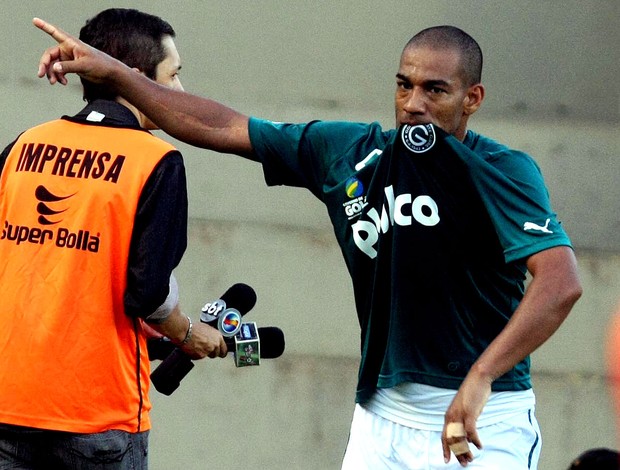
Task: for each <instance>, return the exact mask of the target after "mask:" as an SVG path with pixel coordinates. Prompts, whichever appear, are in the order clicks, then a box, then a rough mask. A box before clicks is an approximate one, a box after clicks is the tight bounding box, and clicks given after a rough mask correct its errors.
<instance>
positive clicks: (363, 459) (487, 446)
mask: <svg viewBox="0 0 620 470" xmlns="http://www.w3.org/2000/svg"><path fill="white" fill-rule="evenodd" d="M478 436H479V437H480V441H481V442H482V445H483V448H482V449H481V450H479V449H478V448H477V447H476V446H474V445H472V444H470V449H471V450H472V453H473V455H474V461H473V462H471V463H470V464H469V465H467V468H468V469H472V470H474V469H476V470H479V469H487V470H488V469H493V470H497V469H510V470H526V469H531V470H535V469H536V468H537V467H538V459H539V457H540V448H541V443H542V442H541V438H540V429H539V427H538V422H537V421H536V418H535V417H534V410H533V409H531V410H528V411H525V412H523V413H520V414H518V415H515V416H512V417H510V418H508V419H506V420H505V421H502V422H500V423H497V424H491V425H489V426H483V427H480V428H478ZM383 469H386V470H388V469H389V470H462V469H463V467H461V465H460V464H459V462H458V460H456V458H455V457H454V455H452V456H451V459H450V462H448V463H447V464H446V463H444V460H443V450H442V446H441V432H440V431H425V430H419V429H414V428H409V427H407V426H402V425H400V424H397V423H394V422H392V421H389V420H387V419H385V418H382V417H380V416H378V415H376V414H374V413H371V412H369V411H366V410H365V409H364V408H362V407H361V406H360V405H356V407H355V412H354V413H353V422H352V423H351V433H350V435H349V443H348V445H347V450H346V453H345V456H344V461H343V463H342V470H383Z"/></svg>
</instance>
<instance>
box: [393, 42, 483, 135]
mask: <svg viewBox="0 0 620 470" xmlns="http://www.w3.org/2000/svg"><path fill="white" fill-rule="evenodd" d="M461 76H462V73H461V67H460V56H459V54H458V52H456V51H453V50H451V49H432V48H429V47H415V46H414V47H408V48H406V49H405V50H404V51H403V54H402V56H401V60H400V67H399V69H398V73H397V74H396V96H395V108H396V126H400V125H401V124H427V123H432V124H435V125H437V126H438V127H441V128H442V129H443V130H445V131H446V132H448V133H450V134H453V135H454V136H455V137H457V138H458V139H459V140H463V138H464V137H465V131H466V129H467V120H468V118H469V116H470V115H471V114H473V113H474V112H475V111H476V110H477V109H478V108H479V107H480V104H481V102H482V98H483V96H484V89H483V88H482V85H480V84H477V85H472V86H470V87H468V86H466V85H465V84H464V82H463V80H462V78H461Z"/></svg>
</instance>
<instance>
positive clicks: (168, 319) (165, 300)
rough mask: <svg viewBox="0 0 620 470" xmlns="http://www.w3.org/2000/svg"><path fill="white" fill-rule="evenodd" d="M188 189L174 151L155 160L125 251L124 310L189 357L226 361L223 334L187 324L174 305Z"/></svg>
mask: <svg viewBox="0 0 620 470" xmlns="http://www.w3.org/2000/svg"><path fill="white" fill-rule="evenodd" d="M186 188H187V183H186V178H185V167H184V164H183V158H182V156H181V154H180V153H179V152H177V151H174V152H172V153H170V154H168V155H167V156H165V157H164V158H163V159H162V160H161V161H160V162H159V164H158V165H157V166H156V167H155V169H154V170H153V173H152V174H151V175H150V177H149V179H148V181H147V182H146V184H145V185H144V188H143V191H142V194H141V196H140V200H139V201H138V207H137V210H136V217H135V220H134V230H133V235H132V239H131V247H130V252H129V259H128V268H127V289H126V291H125V296H124V304H125V311H126V313H127V315H129V316H132V317H139V318H142V319H143V320H145V324H146V325H147V326H148V327H150V328H152V329H154V330H155V331H156V332H157V333H159V334H161V335H163V336H167V337H168V338H169V339H170V340H171V341H172V342H173V343H174V344H175V345H177V346H179V347H180V348H181V349H182V350H183V351H184V352H185V353H186V354H187V355H188V356H190V357H191V358H192V359H201V358H203V357H206V356H209V357H217V356H219V357H225V356H226V353H227V348H226V343H225V341H224V338H223V337H222V334H221V333H220V332H219V331H218V330H217V329H215V328H213V327H211V326H209V325H206V324H203V323H200V322H195V323H193V324H191V326H190V319H189V318H188V316H187V315H184V314H183V313H182V312H181V310H180V308H179V305H178V297H179V296H178V287H177V283H176V280H175V278H174V275H173V274H172V271H173V269H174V268H176V266H177V265H178V264H179V262H180V261H181V258H182V257H183V253H184V252H185V248H186V246H187V190H186ZM147 334H148V329H147Z"/></svg>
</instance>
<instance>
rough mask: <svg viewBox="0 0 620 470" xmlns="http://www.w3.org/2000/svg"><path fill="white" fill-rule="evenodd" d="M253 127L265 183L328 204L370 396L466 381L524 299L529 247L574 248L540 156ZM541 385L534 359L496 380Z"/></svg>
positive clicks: (432, 139)
mask: <svg viewBox="0 0 620 470" xmlns="http://www.w3.org/2000/svg"><path fill="white" fill-rule="evenodd" d="M249 131H250V139H251V141H252V145H253V147H254V151H255V153H256V156H257V157H258V159H259V160H260V161H261V162H262V164H263V171H264V174H265V179H266V182H267V184H269V185H288V186H298V187H304V188H307V189H308V190H310V191H311V192H312V193H313V194H314V195H315V196H316V197H317V198H319V199H320V200H321V201H322V202H323V203H324V204H325V206H326V208H327V210H328V213H329V217H330V219H331V222H332V225H333V228H334V233H335V236H336V238H337V240H338V244H339V245H340V248H341V250H342V254H343V256H344V260H345V263H346V265H347V268H348V270H349V273H350V276H351V279H352V283H353V290H354V296H355V303H356V309H357V314H358V319H359V323H360V327H361V360H360V368H359V377H358V388H357V396H356V400H357V401H358V402H360V403H363V402H364V401H366V400H367V399H368V398H370V396H371V395H372V393H373V392H374V390H375V389H376V388H377V387H393V386H395V385H397V384H399V383H401V382H404V381H409V382H417V383H422V384H428V385H433V386H436V387H443V388H448V389H457V388H458V387H459V385H460V384H461V382H462V380H463V379H464V377H465V375H466V374H467V372H468V371H469V369H470V367H471V366H472V364H473V363H474V362H475V361H476V359H477V358H478V357H479V356H480V354H481V353H482V352H483V351H484V350H485V348H486V347H487V346H488V345H489V343H490V342H491V341H492V340H493V339H494V338H495V337H496V336H497V335H498V333H499V332H500V331H501V330H502V329H503V328H504V326H505V325H506V323H507V322H508V320H509V319H510V317H511V315H512V313H513V312H514V310H515V309H516V308H517V306H518V304H519V302H520V301H521V299H522V297H523V293H524V281H525V273H526V267H525V261H526V258H527V257H528V256H530V255H532V254H534V253H536V252H539V251H542V250H545V249H547V248H551V247H554V246H559V245H568V246H570V240H569V239H568V237H567V236H566V234H565V232H564V230H563V229H562V227H561V225H560V223H559V222H558V220H557V217H556V215H555V214H554V213H553V212H552V210H551V206H550V202H549V197H548V194H547V190H546V188H545V185H544V181H543V178H542V175H541V173H540V170H539V168H538V167H537V165H536V164H535V163H534V161H533V160H532V159H531V158H530V157H529V156H527V155H526V154H524V153H521V152H516V151H513V150H510V149H509V148H507V147H505V146H502V145H500V144H498V143H496V142H494V141H493V140H491V139H488V138H486V137H483V136H481V135H478V134H475V133H473V132H471V131H469V132H468V134H467V137H466V139H465V141H464V142H463V143H461V142H459V141H458V140H457V139H455V138H454V137H452V136H449V135H447V134H446V133H445V132H443V131H442V130H441V129H439V128H436V127H434V126H432V125H422V126H408V125H406V126H401V128H399V129H392V130H388V131H384V130H383V129H382V128H381V126H380V125H379V124H378V123H372V124H361V123H350V122H325V121H314V122H310V123H306V124H286V123H275V122H271V121H265V120H259V119H256V118H252V119H251V120H250V125H249ZM530 387H531V382H530V373H529V358H526V359H524V360H523V361H522V362H521V363H519V364H518V365H517V366H516V367H515V368H513V369H512V370H511V371H509V372H508V373H506V374H505V375H504V376H502V377H500V378H498V379H497V380H496V381H495V382H494V383H493V386H492V388H493V390H495V391H505V390H525V389H528V388H530Z"/></svg>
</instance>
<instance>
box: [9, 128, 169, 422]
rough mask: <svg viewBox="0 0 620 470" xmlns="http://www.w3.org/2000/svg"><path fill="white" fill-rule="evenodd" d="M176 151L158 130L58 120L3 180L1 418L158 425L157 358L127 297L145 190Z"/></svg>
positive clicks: (28, 145) (31, 136) (29, 139)
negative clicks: (153, 369) (153, 418)
mask: <svg viewBox="0 0 620 470" xmlns="http://www.w3.org/2000/svg"><path fill="white" fill-rule="evenodd" d="M172 150H174V147H173V146H171V145H170V144H168V143H166V142H164V141H162V140H160V139H158V138H156V137H154V136H153V135H151V134H150V133H148V132H145V131H141V130H137V129H127V128H112V127H105V126H97V125H88V124H78V123H72V122H70V121H66V120H56V121H52V122H49V123H46V124H43V125H40V126H38V127H35V128H33V129H30V130H28V131H26V132H25V133H24V134H22V135H21V136H20V137H19V139H18V140H17V142H16V143H15V144H14V146H13V148H12V150H11V153H10V154H9V156H8V158H7V160H6V163H5V166H4V169H3V170H2V177H1V179H0V224H1V234H0V260H1V261H0V299H1V300H0V302H1V304H2V310H1V312H0V422H1V423H7V424H15V425H21V426H29V427H35V428H42V429H53V430H61V431H70V432H77V433H95V432H102V431H106V430H109V429H120V430H124V431H129V432H138V431H144V430H147V429H150V420H149V415H148V413H149V410H150V409H151V404H150V401H149V397H148V391H149V372H150V366H149V360H148V356H147V353H146V338H145V335H144V332H143V330H142V327H141V326H140V322H139V321H138V320H136V319H132V318H130V317H128V316H127V315H126V314H125V308H124V302H123V296H124V292H125V288H126V278H127V274H126V273H127V264H128V261H127V260H128V256H129V247H130V241H131V236H132V230H133V223H134V219H135V214H136V208H137V206H138V200H139V198H140V195H141V192H142V189H143V187H144V184H145V182H146V181H147V179H148V177H149V176H150V175H151V173H152V171H153V169H154V168H155V166H156V165H157V163H158V162H159V161H160V160H161V159H162V158H163V157H164V156H165V155H166V154H167V153H168V152H170V151H172Z"/></svg>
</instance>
